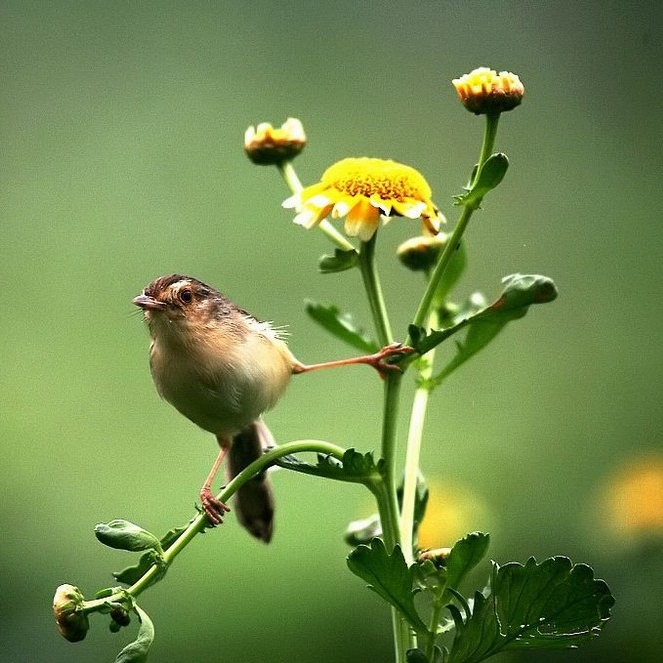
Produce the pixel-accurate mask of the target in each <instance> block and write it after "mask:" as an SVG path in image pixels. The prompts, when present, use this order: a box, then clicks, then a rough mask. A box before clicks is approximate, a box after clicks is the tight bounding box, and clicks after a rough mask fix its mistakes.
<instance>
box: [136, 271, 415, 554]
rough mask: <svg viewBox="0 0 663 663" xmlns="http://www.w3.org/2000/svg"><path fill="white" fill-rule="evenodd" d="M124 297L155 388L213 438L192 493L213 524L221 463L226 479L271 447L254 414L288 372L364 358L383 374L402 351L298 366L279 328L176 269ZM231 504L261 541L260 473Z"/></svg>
mask: <svg viewBox="0 0 663 663" xmlns="http://www.w3.org/2000/svg"><path fill="white" fill-rule="evenodd" d="M133 303H134V304H135V305H136V306H138V307H139V308H141V309H142V310H143V314H144V319H145V322H146V323H147V327H148V329H149V333H150V337H151V343H150V350H149V363H150V371H151V374H152V379H153V381H154V384H155V386H156V390H157V392H158V394H159V395H160V396H161V397H162V398H163V399H164V400H166V401H167V402H168V403H170V404H171V405H172V406H174V407H175V409H177V410H178V411H179V412H180V413H181V414H182V415H184V416H185V417H186V418H187V419H189V420H190V421H192V422H193V423H194V424H196V425H197V426H199V427H200V428H202V429H203V430H205V431H208V432H210V433H212V434H213V435H214V436H215V437H216V440H217V443H218V446H219V452H218V455H217V458H216V460H215V462H214V464H213V466H212V469H211V470H210V472H209V474H208V476H207V478H206V479H205V482H204V483H203V486H202V488H201V489H200V493H199V496H200V501H201V504H202V510H203V512H204V513H205V514H206V515H207V518H208V520H209V524H210V525H211V526H212V527H213V526H215V525H219V524H221V523H222V522H223V517H224V515H225V513H226V512H228V511H230V508H229V507H228V505H226V504H225V503H224V502H222V501H221V500H219V499H218V498H217V497H215V496H214V495H213V493H212V489H211V487H212V484H213V481H214V479H215V477H216V474H217V472H218V470H219V468H220V466H221V465H222V463H223V461H224V459H225V458H226V456H227V471H228V475H229V477H230V478H232V477H234V476H236V475H237V474H238V473H239V472H240V471H241V470H242V469H244V468H245V467H247V466H248V465H249V464H250V463H251V462H253V461H254V460H256V459H257V458H259V457H260V456H261V454H262V453H264V450H265V449H268V448H271V447H273V446H275V441H274V437H273V436H272V434H271V432H270V431H269V429H268V428H267V426H266V424H265V422H264V421H263V419H262V415H263V413H264V412H266V411H267V410H269V409H270V408H272V407H274V405H276V403H277V401H278V400H279V399H280V398H281V396H282V395H283V393H284V392H285V390H286V388H287V387H288V384H289V382H290V379H291V377H292V376H293V375H296V374H300V373H306V372H309V371H312V370H316V369H320V368H330V367H335V366H345V365H348V364H368V365H370V366H372V367H373V368H375V369H376V370H378V372H379V373H380V374H381V375H384V374H385V373H386V372H387V371H390V370H399V369H398V367H397V366H396V365H395V364H394V363H391V362H390V361H389V358H390V357H394V356H398V355H402V354H405V353H408V352H410V351H411V348H407V347H406V346H403V345H401V344H399V343H392V344H390V345H387V346H385V347H384V348H382V350H380V351H379V352H377V353H375V354H372V355H365V356H361V357H351V358H349V359H341V360H336V361H329V362H323V363H319V364H303V363H302V362H300V361H299V360H298V359H297V358H296V357H295V356H294V354H293V353H292V352H291V351H290V349H289V347H288V345H287V344H286V342H285V340H284V332H283V331H282V329H279V328H277V327H275V326H274V325H273V324H272V323H270V322H265V321H261V320H259V319H258V318H256V317H254V316H253V315H251V314H250V313H248V312H247V311H245V310H244V309H242V308H240V307H239V306H238V305H237V304H235V303H234V302H233V301H232V300H231V299H230V298H228V297H227V296H226V295H224V294H222V293H221V292H219V291H218V290H216V289H215V288H213V287H211V286H209V285H207V284H206V283H203V282H202V281H200V280H198V279H196V278H194V277H191V276H186V275H183V274H170V275H167V276H161V277H159V278H157V279H155V280H153V281H152V282H151V283H149V284H148V285H147V286H145V288H144V289H143V290H142V292H141V293H140V294H139V295H138V296H137V297H135V298H134V299H133ZM235 507H236V511H237V515H238V520H239V521H240V524H241V525H242V526H244V528H245V529H247V530H248V531H249V532H250V533H251V534H252V535H253V536H255V537H256V538H258V539H259V540H261V541H263V542H265V543H269V541H270V540H271V538H272V534H273V527H274V524H273V523H274V500H273V495H272V489H271V486H270V484H269V482H268V480H267V477H266V475H265V473H262V474H259V475H257V476H255V477H253V478H252V479H251V480H250V481H248V482H247V483H245V484H244V485H243V486H242V487H241V488H240V489H239V490H238V491H237V492H236V494H235Z"/></svg>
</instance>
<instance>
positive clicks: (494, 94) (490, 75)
mask: <svg viewBox="0 0 663 663" xmlns="http://www.w3.org/2000/svg"><path fill="white" fill-rule="evenodd" d="M451 82H452V83H453V85H454V87H455V88H456V92H457V93H458V97H459V98H460V100H461V102H462V104H463V106H465V108H467V110H468V111H470V112H472V113H474V114H475V115H490V114H492V115H495V114H499V113H503V112H504V111H509V110H511V109H512V108H515V107H516V106H518V105H519V104H520V102H521V101H522V100H523V95H524V94H525V87H524V86H523V84H522V83H521V82H520V78H518V76H516V74H512V73H511V72H509V71H501V72H500V73H499V74H498V73H497V72H496V71H495V70H494V69H489V68H488V67H479V68H478V69H475V70H474V71H471V72H470V73H469V74H465V75H464V76H461V77H460V78H454V79H453V81H451Z"/></svg>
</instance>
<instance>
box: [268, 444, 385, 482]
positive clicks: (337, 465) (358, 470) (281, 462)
mask: <svg viewBox="0 0 663 663" xmlns="http://www.w3.org/2000/svg"><path fill="white" fill-rule="evenodd" d="M275 464H276V465H278V466H279V467H283V468H284V469H287V470H294V471H295V472H302V473H303V474H313V475H315V476H322V477H327V478H328V479H336V480H338V481H352V482H355V483H365V482H367V481H370V480H372V479H374V478H376V476H377V474H378V473H379V472H380V466H381V462H380V461H378V463H376V462H375V460H374V458H373V452H371V451H369V452H366V453H361V452H359V451H356V450H355V449H347V450H346V451H345V453H344V454H343V460H342V461H339V460H338V459H337V458H333V457H332V456H325V455H321V454H320V455H318V462H317V464H316V465H313V464H312V463H307V462H306V461H303V460H301V459H299V458H297V457H296V456H292V455H287V456H281V458H279V459H278V460H277V461H275Z"/></svg>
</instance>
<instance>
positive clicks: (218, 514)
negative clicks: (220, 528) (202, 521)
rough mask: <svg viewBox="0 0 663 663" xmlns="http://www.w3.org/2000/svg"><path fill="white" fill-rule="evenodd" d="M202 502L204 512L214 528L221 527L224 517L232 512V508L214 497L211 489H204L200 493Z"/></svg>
mask: <svg viewBox="0 0 663 663" xmlns="http://www.w3.org/2000/svg"><path fill="white" fill-rule="evenodd" d="M200 501H201V503H202V505H203V511H204V513H205V515H206V516H207V519H208V520H209V521H210V524H211V525H212V527H215V526H216V525H220V524H221V523H222V522H223V516H224V515H225V514H226V513H227V512H228V511H230V507H229V506H228V505H227V504H226V503H225V502H222V501H221V500H220V499H217V498H216V497H215V496H214V495H212V491H211V490H210V489H209V488H203V489H202V490H201V491H200Z"/></svg>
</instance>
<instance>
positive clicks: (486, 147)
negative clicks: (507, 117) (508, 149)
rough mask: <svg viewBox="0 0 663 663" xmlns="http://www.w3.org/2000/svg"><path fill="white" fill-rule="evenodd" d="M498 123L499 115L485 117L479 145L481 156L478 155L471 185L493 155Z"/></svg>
mask: <svg viewBox="0 0 663 663" xmlns="http://www.w3.org/2000/svg"><path fill="white" fill-rule="evenodd" d="M499 122H500V114H499V113H495V114H494V115H486V126H485V127H484V133H483V143H482V145H481V154H480V155H479V163H478V168H477V170H476V173H475V174H474V177H473V178H472V182H471V184H474V183H475V182H476V181H477V179H478V178H479V171H480V170H481V166H482V165H483V164H484V163H485V161H486V159H487V158H488V157H489V156H490V155H491V154H492V153H493V148H494V147H495V139H496V137H497V127H498V125H499Z"/></svg>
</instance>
